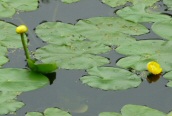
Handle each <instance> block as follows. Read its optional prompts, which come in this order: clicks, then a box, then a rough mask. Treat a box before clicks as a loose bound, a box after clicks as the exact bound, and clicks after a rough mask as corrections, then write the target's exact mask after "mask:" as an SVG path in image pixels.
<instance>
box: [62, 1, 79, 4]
mask: <svg viewBox="0 0 172 116" xmlns="http://www.w3.org/2000/svg"><path fill="white" fill-rule="evenodd" d="M61 1H62V2H64V3H67V4H69V3H73V2H78V1H80V0H61Z"/></svg>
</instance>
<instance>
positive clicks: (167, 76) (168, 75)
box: [163, 71, 172, 87]
mask: <svg viewBox="0 0 172 116" xmlns="http://www.w3.org/2000/svg"><path fill="white" fill-rule="evenodd" d="M171 75H172V71H170V72H168V73H166V74H165V75H163V77H164V78H166V79H168V80H169V82H168V83H167V86H168V87H172V76H171Z"/></svg>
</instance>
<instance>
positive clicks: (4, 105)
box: [0, 91, 24, 115]
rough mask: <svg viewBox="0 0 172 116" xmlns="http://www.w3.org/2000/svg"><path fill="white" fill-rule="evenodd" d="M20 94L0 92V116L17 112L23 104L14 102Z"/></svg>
mask: <svg viewBox="0 0 172 116" xmlns="http://www.w3.org/2000/svg"><path fill="white" fill-rule="evenodd" d="M19 94H20V92H7V91H5V92H4V91H3V92H2V91H0V114H1V115H2V114H8V113H12V112H15V111H17V110H18V109H20V108H21V107H22V106H24V103H22V102H19V101H16V97H17V95H19Z"/></svg>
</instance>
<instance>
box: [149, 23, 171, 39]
mask: <svg viewBox="0 0 172 116" xmlns="http://www.w3.org/2000/svg"><path fill="white" fill-rule="evenodd" d="M152 30H153V31H154V32H155V33H156V34H157V35H159V36H161V37H162V38H165V39H168V40H172V33H171V30H172V22H171V21H162V22H156V23H154V24H153V25H152Z"/></svg>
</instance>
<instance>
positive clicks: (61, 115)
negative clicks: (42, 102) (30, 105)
mask: <svg viewBox="0 0 172 116" xmlns="http://www.w3.org/2000/svg"><path fill="white" fill-rule="evenodd" d="M25 116H71V115H70V114H69V113H68V112H66V111H63V110H61V109H58V108H47V109H46V110H45V111H44V114H42V113H39V112H28V113H27V114H26V115H25Z"/></svg>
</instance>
